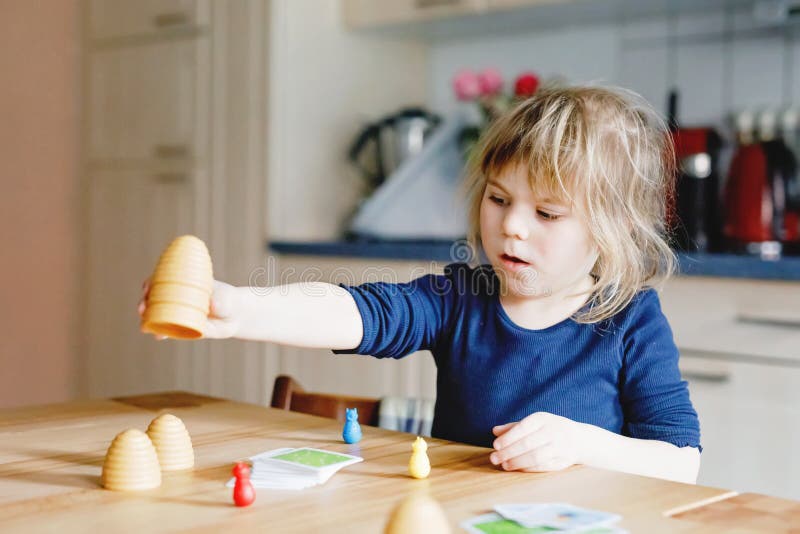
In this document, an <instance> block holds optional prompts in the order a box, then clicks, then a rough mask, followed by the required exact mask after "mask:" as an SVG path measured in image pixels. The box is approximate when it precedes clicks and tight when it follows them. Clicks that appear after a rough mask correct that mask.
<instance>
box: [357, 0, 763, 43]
mask: <svg viewBox="0 0 800 534" xmlns="http://www.w3.org/2000/svg"><path fill="white" fill-rule="evenodd" d="M350 3H357V2H352V1H351V2H350ZM456 3H457V2H456ZM484 3H485V4H486V5H485V6H484V7H482V8H480V7H475V6H473V4H476V5H481V2H466V3H465V5H463V6H462V7H460V8H459V7H450V6H447V7H446V8H438V9H435V10H433V11H431V10H430V9H416V10H411V11H409V12H408V13H406V14H405V16H400V15H398V16H396V17H393V16H392V15H391V14H387V13H380V14H379V15H378V16H373V17H370V16H367V15H365V16H364V17H361V16H357V17H355V18H356V19H358V21H357V22H356V23H351V24H349V26H350V29H351V30H352V31H356V32H360V33H363V34H366V35H374V36H388V37H406V38H415V39H423V40H428V41H441V40H448V39H463V38H469V39H474V38H475V37H476V36H482V35H507V34H509V33H514V32H529V31H533V30H553V29H558V28H565V27H570V26H581V25H587V24H598V23H608V22H620V21H630V20H636V19H641V18H649V17H658V16H673V15H676V14H678V13H680V14H690V13H697V14H701V13H707V12H709V11H712V10H716V9H722V8H728V9H751V8H752V6H753V0H669V1H665V0H513V1H502V2H497V1H493V0H488V1H486V2H484ZM415 13H416V14H415ZM349 18H351V19H352V18H353V17H349ZM370 18H373V19H374V20H372V21H370ZM351 22H352V21H351Z"/></svg>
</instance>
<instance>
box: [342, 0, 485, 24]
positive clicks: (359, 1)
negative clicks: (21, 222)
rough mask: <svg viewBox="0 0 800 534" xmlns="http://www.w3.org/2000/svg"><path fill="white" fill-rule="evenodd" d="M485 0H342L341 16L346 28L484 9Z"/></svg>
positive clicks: (474, 11)
mask: <svg viewBox="0 0 800 534" xmlns="http://www.w3.org/2000/svg"><path fill="white" fill-rule="evenodd" d="M488 1H489V0H393V1H391V2H375V1H374V0H343V11H344V20H345V23H346V24H347V26H349V27H350V28H369V27H375V26H384V25H388V24H398V23H407V22H415V21H425V20H433V19H441V18H447V17H453V16H459V15H474V14H477V13H481V12H484V11H485V10H486V9H487V6H488Z"/></svg>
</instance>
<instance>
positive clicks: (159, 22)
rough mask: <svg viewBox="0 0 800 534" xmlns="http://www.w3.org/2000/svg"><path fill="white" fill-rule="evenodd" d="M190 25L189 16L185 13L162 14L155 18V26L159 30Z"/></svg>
mask: <svg viewBox="0 0 800 534" xmlns="http://www.w3.org/2000/svg"><path fill="white" fill-rule="evenodd" d="M188 23H189V16H188V15H187V14H186V13H185V12H183V11H174V12H172V13H161V14H160V15H156V16H155V17H153V24H155V26H156V27H157V28H167V27H170V26H182V25H184V24H188Z"/></svg>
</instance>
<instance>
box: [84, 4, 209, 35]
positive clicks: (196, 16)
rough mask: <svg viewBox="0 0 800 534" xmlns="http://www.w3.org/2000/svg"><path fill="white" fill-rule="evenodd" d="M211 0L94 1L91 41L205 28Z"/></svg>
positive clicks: (90, 27)
mask: <svg viewBox="0 0 800 534" xmlns="http://www.w3.org/2000/svg"><path fill="white" fill-rule="evenodd" d="M210 10H211V9H210V5H209V0H137V1H136V2H131V1H130V0H91V1H90V3H89V38H90V39H93V40H103V39H111V38H119V37H130V36H141V35H150V36H153V35H158V34H164V33H167V32H170V31H175V30H185V29H192V28H202V27H204V26H206V25H208V23H209V18H210Z"/></svg>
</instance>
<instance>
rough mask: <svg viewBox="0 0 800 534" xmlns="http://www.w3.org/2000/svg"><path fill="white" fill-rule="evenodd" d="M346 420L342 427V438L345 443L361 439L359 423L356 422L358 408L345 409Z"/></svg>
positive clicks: (356, 441)
mask: <svg viewBox="0 0 800 534" xmlns="http://www.w3.org/2000/svg"><path fill="white" fill-rule="evenodd" d="M345 415H346V418H347V420H346V421H345V422H344V428H343V429H342V439H343V440H344V442H345V443H358V442H359V441H361V425H359V424H358V408H347V409H346V410H345Z"/></svg>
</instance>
